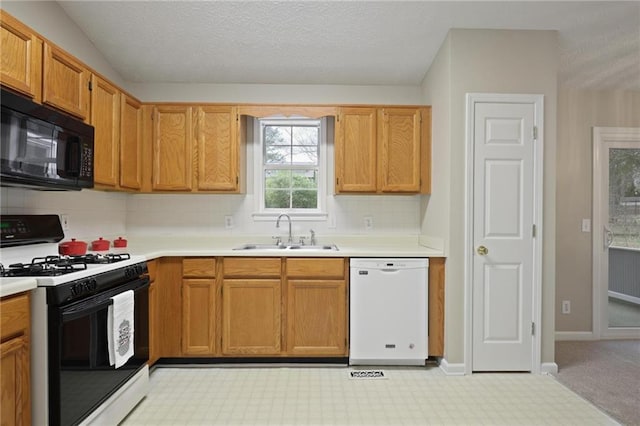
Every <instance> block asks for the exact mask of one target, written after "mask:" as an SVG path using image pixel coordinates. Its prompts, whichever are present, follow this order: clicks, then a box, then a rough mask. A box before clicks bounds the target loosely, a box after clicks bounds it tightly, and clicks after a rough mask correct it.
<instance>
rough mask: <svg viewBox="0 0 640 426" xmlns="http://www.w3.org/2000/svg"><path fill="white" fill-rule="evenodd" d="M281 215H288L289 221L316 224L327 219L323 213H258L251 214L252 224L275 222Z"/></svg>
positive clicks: (326, 214)
mask: <svg viewBox="0 0 640 426" xmlns="http://www.w3.org/2000/svg"><path fill="white" fill-rule="evenodd" d="M282 213H284V214H288V215H289V217H291V220H295V221H297V222H299V221H302V222H318V221H326V220H327V219H328V217H329V213H325V212H287V211H284V212H274V213H270V212H258V213H253V214H252V216H253V220H254V222H275V221H276V220H277V219H278V216H280V215H281V214H282Z"/></svg>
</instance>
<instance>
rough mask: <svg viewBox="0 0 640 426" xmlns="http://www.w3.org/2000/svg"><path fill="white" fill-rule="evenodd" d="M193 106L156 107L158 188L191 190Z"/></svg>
mask: <svg viewBox="0 0 640 426" xmlns="http://www.w3.org/2000/svg"><path fill="white" fill-rule="evenodd" d="M192 141H193V107H191V106H172V105H159V106H156V107H154V109H153V182H152V188H153V189H154V190H158V191H191V188H192V176H193V174H192V162H193V143H192Z"/></svg>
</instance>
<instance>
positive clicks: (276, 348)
mask: <svg viewBox="0 0 640 426" xmlns="http://www.w3.org/2000/svg"><path fill="white" fill-rule="evenodd" d="M280 318H281V295H280V280H279V279H225V280H224V281H223V283H222V354H223V355H279V354H280V348H281V346H280V329H281V322H280Z"/></svg>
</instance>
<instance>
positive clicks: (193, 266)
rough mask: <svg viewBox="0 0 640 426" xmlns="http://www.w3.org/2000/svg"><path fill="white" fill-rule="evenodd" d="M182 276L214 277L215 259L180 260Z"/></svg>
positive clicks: (191, 258) (194, 258)
mask: <svg viewBox="0 0 640 426" xmlns="http://www.w3.org/2000/svg"><path fill="white" fill-rule="evenodd" d="M182 275H183V276H185V277H215V276H216V259H215V257H186V258H184V259H183V260H182Z"/></svg>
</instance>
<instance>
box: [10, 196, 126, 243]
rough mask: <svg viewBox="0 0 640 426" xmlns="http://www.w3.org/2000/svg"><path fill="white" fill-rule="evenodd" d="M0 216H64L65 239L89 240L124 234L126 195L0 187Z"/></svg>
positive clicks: (110, 238) (110, 237) (111, 237)
mask: <svg viewBox="0 0 640 426" xmlns="http://www.w3.org/2000/svg"><path fill="white" fill-rule="evenodd" d="M0 205H1V208H0V214H66V215H68V216H69V230H67V231H65V237H66V238H67V239H69V238H77V239H79V240H82V241H87V242H90V241H93V240H95V239H97V238H98V237H105V239H109V240H112V239H113V238H115V237H118V236H124V235H126V229H125V223H126V214H127V195H126V194H123V193H117V192H102V191H93V190H89V189H83V190H82V191H36V190H31V189H22V188H1V191H0Z"/></svg>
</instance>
